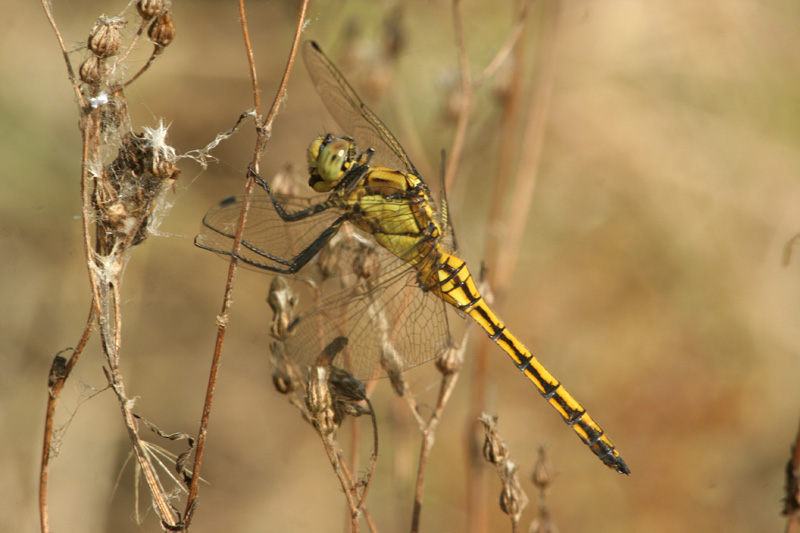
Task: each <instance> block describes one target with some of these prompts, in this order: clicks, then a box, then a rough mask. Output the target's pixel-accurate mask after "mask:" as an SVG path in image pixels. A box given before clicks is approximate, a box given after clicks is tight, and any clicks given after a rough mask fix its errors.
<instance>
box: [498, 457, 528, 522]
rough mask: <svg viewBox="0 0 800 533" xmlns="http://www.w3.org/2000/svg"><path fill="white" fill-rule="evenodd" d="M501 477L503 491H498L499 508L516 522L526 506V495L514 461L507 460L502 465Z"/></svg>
mask: <svg viewBox="0 0 800 533" xmlns="http://www.w3.org/2000/svg"><path fill="white" fill-rule="evenodd" d="M501 478H502V479H501V481H502V482H503V491H502V492H501V493H500V509H502V511H503V512H504V513H506V514H507V515H508V516H510V517H511V518H512V519H513V520H514V523H517V522H519V518H520V516H522V511H523V510H524V509H525V507H527V506H528V495H527V494H525V491H523V490H522V486H521V485H520V484H519V476H517V465H516V463H514V462H513V461H507V462H506V463H505V465H504V466H503V471H502V473H501Z"/></svg>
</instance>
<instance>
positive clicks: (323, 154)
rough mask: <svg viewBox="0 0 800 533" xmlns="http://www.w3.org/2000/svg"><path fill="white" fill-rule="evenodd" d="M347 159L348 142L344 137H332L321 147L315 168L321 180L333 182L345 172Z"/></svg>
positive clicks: (348, 156)
mask: <svg viewBox="0 0 800 533" xmlns="http://www.w3.org/2000/svg"><path fill="white" fill-rule="evenodd" d="M349 161H350V143H349V142H348V141H346V140H344V139H334V140H332V141H331V142H329V143H327V144H325V145H324V146H322V147H321V149H320V152H319V158H318V159H317V170H318V171H319V175H320V177H321V178H322V179H323V180H325V181H327V182H331V183H335V182H338V181H339V180H340V179H342V176H343V175H344V173H345V172H347V169H348V167H349V165H348V164H347V163H348V162H349Z"/></svg>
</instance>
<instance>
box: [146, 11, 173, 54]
mask: <svg viewBox="0 0 800 533" xmlns="http://www.w3.org/2000/svg"><path fill="white" fill-rule="evenodd" d="M147 36H148V37H150V40H151V41H153V42H154V43H155V44H157V45H158V46H161V47H165V46H167V45H168V44H169V43H171V42H172V40H173V39H175V22H174V21H173V20H172V15H171V14H170V12H169V11H165V12H163V13H161V14H160V15H159V16H158V17H157V18H156V20H154V21H153V23H152V24H151V25H150V29H149V30H147Z"/></svg>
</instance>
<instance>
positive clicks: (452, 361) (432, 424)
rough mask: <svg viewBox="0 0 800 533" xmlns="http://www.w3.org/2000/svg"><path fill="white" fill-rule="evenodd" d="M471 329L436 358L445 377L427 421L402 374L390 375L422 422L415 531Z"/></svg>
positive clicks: (415, 501) (420, 423) (437, 364)
mask: <svg viewBox="0 0 800 533" xmlns="http://www.w3.org/2000/svg"><path fill="white" fill-rule="evenodd" d="M468 331H469V329H467V331H465V332H464V337H463V338H462V339H461V343H460V344H459V345H458V346H451V347H450V348H449V349H447V350H445V351H444V353H442V354H441V355H440V356H439V358H438V359H437V360H436V368H437V369H438V370H439V372H440V373H441V374H442V381H441V383H440V384H439V395H438V397H437V399H436V405H435V407H434V408H433V412H432V413H431V415H430V417H429V418H428V420H427V421H426V420H424V419H423V418H422V415H421V414H420V412H419V407H418V405H417V401H416V398H415V397H414V394H413V393H412V391H411V389H410V388H409V387H408V384H407V383H406V381H405V380H404V379H402V377H401V376H399V375H396V376H394V377H392V376H391V375H390V377H392V380H393V382H394V383H395V384H396V385H395V390H401V391H402V393H403V397H404V398H405V399H406V401H407V402H408V405H409V407H410V408H411V412H412V414H413V416H414V418H416V420H417V423H418V424H419V428H420V432H421V433H422V444H421V447H420V451H419V463H418V464H417V480H416V484H415V487H414V507H413V509H412V514H411V531H412V533H416V532H418V531H419V524H420V520H421V518H422V500H423V489H424V487H425V474H426V472H427V468H428V457H429V456H430V452H431V449H432V448H433V443H434V441H435V434H436V428H437V427H438V426H439V422H440V421H441V419H442V413H443V412H444V408H445V406H446V405H447V402H448V400H449V399H450V395H451V394H452V392H453V389H454V388H455V385H456V381H458V374H459V371H460V370H461V366H462V364H463V362H464V352H465V351H466V349H467V333H468Z"/></svg>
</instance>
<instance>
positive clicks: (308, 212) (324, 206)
mask: <svg viewBox="0 0 800 533" xmlns="http://www.w3.org/2000/svg"><path fill="white" fill-rule="evenodd" d="M247 170H248V172H250V175H251V176H253V178H254V179H255V180H256V183H258V184H259V185H261V187H262V188H263V189H264V191H266V193H267V196H269V199H270V200H271V201H272V205H273V206H274V207H275V212H276V213H278V216H280V217H281V220H283V221H284V222H297V221H298V220H303V219H304V218H308V217H310V216H314V215H316V214H318V213H321V212H323V211H327V210H328V209H332V208H336V207H341V206H340V205H339V204H338V203H336V202H331V201H326V202H321V203H319V204H316V205H312V206H311V207H308V208H306V209H302V210H300V211H295V212H294V213H289V212H288V211H286V210H285V209H284V208H283V204H281V203H280V201H279V200H278V199H277V198H275V196H274V195H273V194H272V191H271V190H270V188H269V184H268V183H267V180H265V179H264V178H262V177H261V176H259V175H258V174H256V172H255V171H254V170H253V167H252V166H248V167H247ZM329 238H330V237H329ZM306 262H308V260H306Z"/></svg>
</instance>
